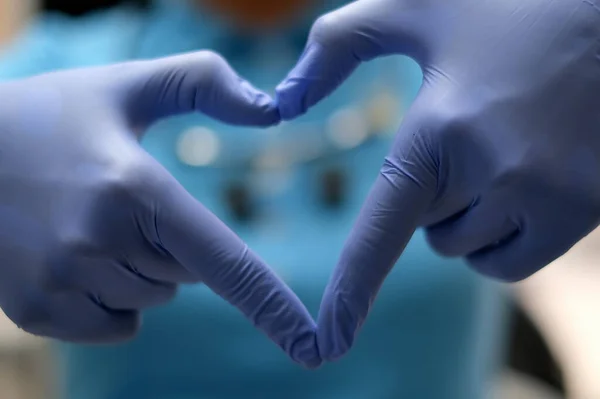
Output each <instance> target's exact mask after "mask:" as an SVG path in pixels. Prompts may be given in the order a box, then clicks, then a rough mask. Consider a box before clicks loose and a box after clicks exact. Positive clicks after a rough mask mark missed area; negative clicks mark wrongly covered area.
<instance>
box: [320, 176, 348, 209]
mask: <svg viewBox="0 0 600 399" xmlns="http://www.w3.org/2000/svg"><path fill="white" fill-rule="evenodd" d="M346 184H347V182H346V174H345V173H344V172H343V170H342V169H339V168H332V169H329V170H327V171H325V172H324V173H323V175H322V176H321V199H322V201H323V203H324V204H325V206H326V207H328V208H339V207H340V206H342V205H343V204H344V201H345V199H346V194H347V193H346Z"/></svg>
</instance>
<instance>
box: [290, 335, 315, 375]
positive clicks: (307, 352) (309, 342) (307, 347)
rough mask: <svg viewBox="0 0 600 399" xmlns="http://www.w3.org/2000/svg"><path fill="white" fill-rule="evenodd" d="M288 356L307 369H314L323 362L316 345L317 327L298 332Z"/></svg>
mask: <svg viewBox="0 0 600 399" xmlns="http://www.w3.org/2000/svg"><path fill="white" fill-rule="evenodd" d="M289 355H290V357H291V358H292V359H293V360H294V361H295V362H297V363H299V364H300V365H302V366H303V367H305V368H306V369H308V370H316V369H318V368H319V367H320V366H321V365H322V364H323V359H322V358H321V355H320V353H319V347H318V345H317V327H316V325H314V324H313V328H312V329H310V330H309V331H307V332H306V333H304V334H300V335H299V336H298V337H297V338H296V340H295V342H294V343H293V344H292V346H291V348H290V353H289Z"/></svg>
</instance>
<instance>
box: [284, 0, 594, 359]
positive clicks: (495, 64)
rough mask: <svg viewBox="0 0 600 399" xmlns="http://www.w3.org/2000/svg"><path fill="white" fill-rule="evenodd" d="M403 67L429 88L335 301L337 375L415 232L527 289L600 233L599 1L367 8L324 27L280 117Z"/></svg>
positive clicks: (330, 354)
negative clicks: (366, 75)
mask: <svg viewBox="0 0 600 399" xmlns="http://www.w3.org/2000/svg"><path fill="white" fill-rule="evenodd" d="M391 54H404V55H407V56H409V57H411V58H413V59H414V60H416V61H417V62H418V63H419V64H420V66H421V68H422V71H423V75H424V81H423V85H422V88H421V90H420V92H419V95H418V97H417V99H416V100H415V102H414V104H413V105H412V107H411V109H410V110H409V112H408V114H407V115H406V116H405V118H404V122H403V124H402V127H401V128H400V130H399V132H398V134H397V136H396V138H395V142H394V144H393V146H392V148H391V151H390V153H389V155H388V156H387V158H386V159H385V162H384V164H383V167H382V169H381V173H380V174H379V176H378V178H377V180H376V182H375V185H374V187H373V189H372V191H371V192H370V194H369V196H368V198H367V200H366V203H365V205H364V207H363V209H362V211H361V213H360V215H359V216H358V221H357V222H356V225H355V226H354V228H353V230H352V232H351V234H350V237H349V239H348V241H347V243H346V245H345V248H344V250H343V252H342V254H341V257H340V260H339V263H338V265H337V268H336V269H335V271H334V273H333V276H332V279H331V281H330V283H329V285H328V287H327V289H326V292H325V295H324V298H323V302H322V308H321V311H320V315H319V319H318V322H317V325H318V333H317V342H318V345H319V350H320V352H321V355H322V357H323V358H324V359H326V360H332V359H336V358H338V357H340V356H341V355H343V354H344V353H345V352H346V351H347V350H348V349H349V348H350V346H351V345H352V343H353V341H354V339H355V335H356V333H357V331H358V330H359V328H360V326H361V325H362V324H363V322H364V320H365V317H366V316H367V313H368V312H369V309H370V308H371V306H372V304H373V301H374V299H375V297H376V295H377V292H378V291H379V289H380V287H381V285H382V283H383V281H384V279H385V277H386V275H387V274H388V273H389V272H390V270H391V268H392V266H393V265H394V264H395V263H396V261H397V260H398V258H399V256H400V255H401V253H402V251H403V249H404V248H405V246H406V244H407V242H408V241H409V240H410V238H411V236H412V234H413V232H414V230H415V228H417V227H419V226H424V227H425V228H426V234H427V237H428V239H429V242H430V243H431V245H432V246H433V248H434V249H435V250H437V251H438V252H439V253H441V254H443V255H446V256H453V257H465V259H466V261H467V262H468V263H469V264H470V265H471V266H472V267H473V268H475V269H476V270H477V271H479V272H481V273H483V274H485V275H488V276H493V277H495V278H498V279H501V280H505V281H516V280H520V279H523V278H525V277H527V276H530V275H531V274H533V273H534V272H536V271H537V270H539V269H540V268H542V267H544V266H545V265H547V264H548V263H550V262H551V261H552V260H554V259H556V258H557V257H559V256H561V255H562V254H564V253H565V252H567V250H569V249H570V248H571V246H573V245H574V244H575V243H576V242H577V241H579V240H580V239H581V238H582V237H584V236H586V235H587V234H588V233H589V232H591V231H592V230H593V229H594V228H595V227H596V226H598V224H599V223H600V1H599V0H555V1H548V0H501V1H492V0H360V1H356V2H354V3H351V4H349V5H347V6H345V7H343V8H341V9H339V10H337V11H334V12H332V13H330V14H328V15H325V16H323V17H321V18H320V19H318V20H317V22H316V23H315V24H314V26H313V29H312V32H311V34H310V38H309V41H308V44H307V47H306V49H305V52H304V54H303V56H302V58H301V59H300V61H299V63H298V64H297V66H296V67H295V68H294V69H293V70H292V71H291V72H290V74H289V76H288V77H287V78H286V79H285V80H284V81H283V82H282V83H281V84H280V86H279V88H278V96H277V101H278V103H279V108H280V112H281V116H282V118H283V119H286V120H287V119H292V118H294V117H296V116H298V115H300V114H302V113H304V112H305V111H306V110H307V109H308V108H309V107H311V106H312V105H314V104H316V103H317V102H318V101H320V100H321V99H322V98H324V97H326V96H327V95H328V94H329V93H331V92H332V91H333V90H334V89H335V88H336V87H337V86H339V85H340V84H341V83H342V82H343V81H344V79H346V78H347V77H348V76H349V75H350V74H351V73H352V71H353V70H354V69H355V68H356V67H358V66H359V64H360V63H361V62H363V61H368V60H371V59H373V58H376V57H380V56H385V55H391Z"/></svg>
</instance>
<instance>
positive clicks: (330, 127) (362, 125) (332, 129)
mask: <svg viewBox="0 0 600 399" xmlns="http://www.w3.org/2000/svg"><path fill="white" fill-rule="evenodd" d="M327 135H328V137H329V139H330V140H331V141H332V143H333V145H335V146H336V147H338V148H340V149H351V148H354V147H357V146H359V145H361V144H362V143H363V142H364V141H365V140H366V139H367V137H368V136H369V127H368V126H367V123H366V120H365V118H364V117H363V114H362V113H361V112H360V110H357V109H355V108H346V109H342V110H340V111H337V112H336V113H334V114H333V115H332V116H331V118H330V119H329V121H328V122H327Z"/></svg>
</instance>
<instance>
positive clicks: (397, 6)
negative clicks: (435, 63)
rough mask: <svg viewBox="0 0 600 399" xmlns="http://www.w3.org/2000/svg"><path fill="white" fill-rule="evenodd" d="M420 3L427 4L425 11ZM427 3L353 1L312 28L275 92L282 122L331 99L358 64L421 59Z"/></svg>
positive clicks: (321, 18) (318, 20)
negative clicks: (401, 56) (392, 58)
mask: <svg viewBox="0 0 600 399" xmlns="http://www.w3.org/2000/svg"><path fill="white" fill-rule="evenodd" d="M422 3H425V5H423V4H422ZM427 3H428V1H425V2H410V1H404V0H362V1H355V2H353V3H351V4H348V5H346V6H345V7H342V8H340V9H338V10H336V11H333V12H331V13H329V14H326V15H323V16H321V17H320V18H319V19H317V21H316V22H315V23H314V25H313V27H312V29H311V33H310V35H309V39H308V43H307V45H306V48H305V50H304V53H303V55H302V56H301V58H300V60H299V62H298V63H297V65H296V67H295V68H294V69H293V70H292V71H291V72H290V73H289V74H288V76H287V77H286V78H285V79H284V81H283V82H282V83H280V85H279V86H278V87H277V98H276V101H277V104H278V107H279V110H280V113H281V117H282V118H283V119H284V120H288V119H293V118H295V117H297V116H299V115H302V114H304V113H305V112H306V111H307V110H308V109H309V108H310V107H312V106H313V105H315V104H317V103H318V102H319V101H321V100H322V99H323V98H325V97H327V96H328V95H329V94H331V93H332V92H333V91H334V90H335V89H336V88H337V87H338V86H340V85H341V84H342V83H343V82H344V81H345V80H346V79H347V78H348V77H349V76H350V75H351V74H352V72H353V71H354V70H355V69H356V68H357V67H358V66H359V65H360V63H362V62H365V61H369V60H372V59H374V58H377V57H381V56H385V55H390V54H405V55H409V56H411V57H413V58H415V59H417V60H418V59H419V58H420V54H419V53H420V49H421V48H422V47H423V43H422V40H423V37H422V36H423V35H422V34H421V33H420V31H421V30H422V29H421V28H420V27H417V22H419V24H420V25H422V24H421V22H422V20H423V19H424V18H423V15H424V14H425V13H426V11H428V10H429V6H428V5H427Z"/></svg>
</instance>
